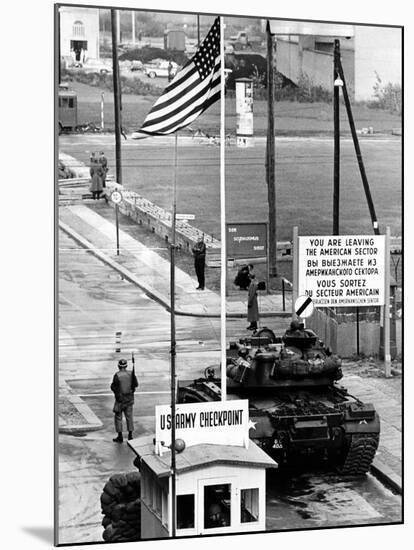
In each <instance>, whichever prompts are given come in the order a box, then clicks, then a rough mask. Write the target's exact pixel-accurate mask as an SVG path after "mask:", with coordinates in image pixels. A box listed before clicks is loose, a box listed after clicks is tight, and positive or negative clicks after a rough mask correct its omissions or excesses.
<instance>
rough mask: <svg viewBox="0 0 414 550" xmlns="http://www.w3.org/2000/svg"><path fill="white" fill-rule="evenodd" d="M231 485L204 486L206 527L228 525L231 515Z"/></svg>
mask: <svg viewBox="0 0 414 550" xmlns="http://www.w3.org/2000/svg"><path fill="white" fill-rule="evenodd" d="M230 502H231V485H230V483H224V484H222V485H206V486H205V487H204V528H205V529H213V528H217V527H228V526H229V525H230V515H231V504H230Z"/></svg>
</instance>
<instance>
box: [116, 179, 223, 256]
mask: <svg viewBox="0 0 414 550" xmlns="http://www.w3.org/2000/svg"><path fill="white" fill-rule="evenodd" d="M122 197H123V200H122V202H121V203H120V204H119V211H120V212H121V213H122V214H124V215H125V216H128V217H130V218H131V219H133V220H134V221H135V222H136V223H137V224H139V225H142V226H144V227H146V228H147V229H148V230H149V231H152V232H153V233H156V234H157V235H158V236H159V237H161V238H162V239H163V240H164V241H166V242H169V241H170V240H171V231H172V220H171V213H170V212H167V211H166V210H164V209H163V208H161V207H159V206H157V205H156V204H154V203H152V202H151V201H149V200H148V199H146V198H144V197H142V196H141V195H138V193H135V192H134V191H128V190H126V189H125V188H123V189H122ZM110 204H111V206H112V207H114V206H115V205H114V204H113V203H112V202H110ZM203 235H204V242H205V243H206V247H207V264H208V265H209V262H211V263H213V262H216V261H217V259H219V258H220V247H221V245H220V241H218V240H217V239H215V238H214V237H212V236H211V235H208V234H206V233H203V231H201V230H200V229H198V228H197V227H194V226H192V225H190V224H189V223H188V222H187V221H185V220H177V222H176V235H175V241H176V244H177V246H178V247H179V248H180V249H181V250H182V251H183V252H188V253H189V254H191V253H192V252H191V249H192V248H193V246H194V245H195V243H196V242H197V241H198V239H199V238H200V237H201V236H203Z"/></svg>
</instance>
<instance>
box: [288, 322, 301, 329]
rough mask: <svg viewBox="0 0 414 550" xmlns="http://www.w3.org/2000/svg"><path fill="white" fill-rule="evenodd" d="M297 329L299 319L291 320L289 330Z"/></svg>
mask: <svg viewBox="0 0 414 550" xmlns="http://www.w3.org/2000/svg"><path fill="white" fill-rule="evenodd" d="M299 329H300V323H299V321H292V322H291V323H290V330H299Z"/></svg>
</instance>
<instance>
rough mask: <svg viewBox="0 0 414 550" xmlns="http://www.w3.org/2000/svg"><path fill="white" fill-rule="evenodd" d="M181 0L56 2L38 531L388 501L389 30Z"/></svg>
mask: <svg viewBox="0 0 414 550" xmlns="http://www.w3.org/2000/svg"><path fill="white" fill-rule="evenodd" d="M172 8H173V6H172ZM172 8H171V11H156V10H154V11H152V10H149V9H136V6H133V5H131V6H130V7H129V8H128V7H120V6H117V5H115V4H114V5H113V6H112V7H108V6H102V7H100V6H87V5H82V4H56V5H55V19H54V21H55V44H54V48H55V94H56V97H55V130H56V187H55V193H56V204H57V219H56V234H57V248H56V254H57V258H56V265H57V282H56V284H57V313H58V314H57V323H58V324H57V354H56V355H57V357H56V358H57V361H56V366H55V369H56V370H55V373H56V415H57V420H56V432H57V433H56V438H57V441H56V456H55V459H56V465H55V467H56V488H55V489H56V504H55V507H56V511H55V543H56V544H58V545H70V544H80V543H97V542H106V543H111V542H112V543H115V542H131V541H141V540H143V541H144V540H159V539H164V538H176V537H203V536H206V535H215V536H220V535H224V534H239V535H243V534H247V533H259V532H273V533H277V532H280V531H286V530H288V531H294V530H304V529H310V530H314V529H322V528H327V527H330V528H332V527H349V526H370V525H383V524H384V525H389V524H400V523H402V521H403V516H402V491H403V484H402V420H401V419H402V354H403V349H402V325H403V304H402V291H403V272H402V266H403V241H402V229H403V228H402V214H403V201H402V78H403V74H402V55H403V49H402V36H403V35H402V32H403V29H402V27H401V26H397V25H389V26H386V25H371V24H369V21H361V22H359V23H349V22H346V21H334V22H324V21H313V20H302V19H280V18H277V17H272V18H269V17H257V16H255V17H249V16H243V17H241V16H238V15H237V14H235V15H231V14H230V15H229V14H222V13H206V12H200V13H198V12H188V13H187V12H175V11H173V10H172ZM275 536H276V535H275Z"/></svg>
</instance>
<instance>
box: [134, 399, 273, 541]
mask: <svg viewBox="0 0 414 550" xmlns="http://www.w3.org/2000/svg"><path fill="white" fill-rule="evenodd" d="M170 427H171V408H170V406H160V407H156V436H155V438H154V437H153V436H152V435H150V436H142V437H140V438H137V439H134V440H132V441H129V442H128V445H129V446H130V447H131V449H132V450H133V451H134V452H135V454H136V455H137V460H136V461H135V464H136V465H137V466H138V467H139V470H140V472H141V538H142V539H154V538H163V537H169V536H170V534H171V451H170V449H169V445H170V441H171V437H168V429H169V428H170ZM250 428H254V425H253V424H252V423H250V422H249V419H248V402H247V400H232V401H224V402H213V403H211V402H210V403H194V404H193V403H191V404H183V405H177V410H176V442H177V443H176V448H177V449H180V452H176V516H177V525H176V536H194V535H203V534H223V533H244V532H249V531H264V530H265V528H266V469H267V468H276V467H277V463H276V462H275V461H274V460H273V459H271V458H270V457H269V456H268V455H267V454H266V453H265V452H263V451H262V450H261V449H260V448H259V447H258V446H257V445H256V444H254V443H253V442H252V441H250V440H249V437H248V432H249V429H250ZM161 438H162V439H161ZM179 440H180V443H181V445H179V444H178V441H179ZM182 442H184V444H183V443H182ZM181 449H183V450H182V451H181Z"/></svg>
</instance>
